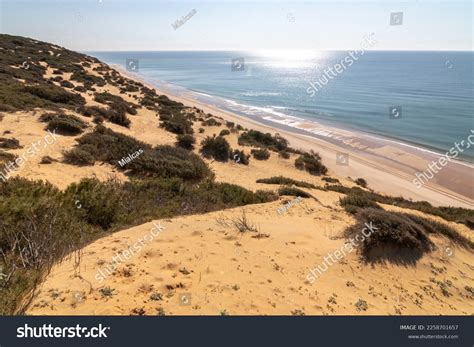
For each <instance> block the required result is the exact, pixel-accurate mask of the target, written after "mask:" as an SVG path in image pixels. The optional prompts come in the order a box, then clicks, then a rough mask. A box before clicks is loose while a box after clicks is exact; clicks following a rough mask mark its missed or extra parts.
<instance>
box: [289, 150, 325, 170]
mask: <svg viewBox="0 0 474 347" xmlns="http://www.w3.org/2000/svg"><path fill="white" fill-rule="evenodd" d="M295 167H296V168H297V169H300V170H306V171H308V172H309V173H310V174H311V175H318V176H319V175H325V174H326V173H327V171H328V169H327V167H326V166H324V165H323V163H322V162H321V157H320V156H319V154H318V153H315V152H313V151H311V152H310V153H304V154H302V155H300V156H299V158H297V159H296V160H295Z"/></svg>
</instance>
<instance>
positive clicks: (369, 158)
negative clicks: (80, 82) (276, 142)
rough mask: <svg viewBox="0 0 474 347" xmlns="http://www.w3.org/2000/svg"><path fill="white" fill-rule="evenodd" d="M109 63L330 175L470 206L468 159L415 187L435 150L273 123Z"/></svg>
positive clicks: (472, 180) (472, 182)
mask: <svg viewBox="0 0 474 347" xmlns="http://www.w3.org/2000/svg"><path fill="white" fill-rule="evenodd" d="M113 67H114V68H116V69H117V70H119V71H120V73H121V74H123V75H126V76H127V77H129V78H131V79H135V80H138V81H140V82H142V83H144V84H146V85H147V86H148V87H150V88H153V89H155V90H156V91H157V92H158V93H159V94H164V95H167V96H168V97H170V98H172V99H174V100H176V101H180V102H182V103H183V104H185V105H187V106H195V107H198V108H201V109H202V110H203V111H204V112H206V113H212V114H215V115H217V116H220V117H222V118H224V119H225V120H227V121H232V122H236V123H238V124H241V125H242V126H244V127H247V128H249V129H255V130H259V131H262V132H270V133H276V132H277V133H280V134H281V135H282V136H283V137H285V138H286V139H287V140H288V141H289V143H290V146H292V147H294V148H297V149H302V150H314V151H315V152H318V153H319V154H320V155H321V158H322V159H323V162H324V164H325V165H326V166H327V167H328V168H329V169H330V170H331V172H334V174H335V175H337V176H340V177H351V178H353V179H355V178H359V177H361V178H364V179H366V180H367V182H368V184H369V187H370V188H372V189H373V190H375V191H378V192H381V193H384V194H387V195H394V196H403V197H404V198H407V199H413V200H419V201H428V202H429V203H431V204H433V205H435V206H455V207H466V208H472V207H473V206H474V200H473V199H474V177H473V175H472V169H473V168H474V166H473V165H472V164H470V163H466V162H463V161H458V160H452V161H450V162H449V163H448V164H447V165H446V166H444V167H443V168H442V170H439V172H438V173H437V174H435V175H433V178H432V179H430V180H428V181H427V182H426V183H424V184H423V185H422V186H421V187H418V186H419V185H417V184H415V183H414V180H415V179H416V178H417V176H416V174H417V173H422V172H424V171H425V170H427V169H428V168H429V165H430V164H431V163H432V162H433V161H437V160H438V159H439V158H440V156H441V155H440V154H437V153H435V152H432V151H428V150H424V151H423V150H420V149H418V148H417V147H414V146H410V145H408V144H403V143H400V142H396V141H392V140H389V139H385V138H382V137H377V136H374V135H371V134H364V133H361V132H357V131H353V130H343V129H338V128H334V127H328V126H327V125H324V126H322V125H321V126H319V128H318V126H315V124H314V122H308V123H306V124H299V126H300V127H301V128H302V129H304V128H306V131H305V130H302V129H295V128H294V127H289V126H286V125H285V124H281V123H277V122H275V121H269V120H265V119H255V118H250V117H245V116H242V115H238V114H236V113H232V112H229V111H226V110H222V109H220V108H218V107H216V106H214V105H209V104H206V103H203V102H201V101H199V100H198V99H197V98H196V97H195V96H194V95H193V94H192V93H190V92H189V93H183V94H181V95H175V94H170V92H169V90H166V89H163V88H162V90H158V89H157V88H156V87H155V86H154V85H152V84H151V83H149V82H146V80H144V78H141V77H140V75H138V74H134V73H130V72H128V71H125V70H124V69H123V68H120V67H119V66H115V65H114V66H113ZM327 134H331V136H330V137H329V136H327ZM470 134H471V133H470V132H469V129H466V138H467V137H468V136H469V135H470ZM460 140H462V139H460ZM453 146H454V144H453ZM338 153H339V154H344V155H347V158H348V165H341V163H340V162H338V161H337V160H336V158H337V156H338Z"/></svg>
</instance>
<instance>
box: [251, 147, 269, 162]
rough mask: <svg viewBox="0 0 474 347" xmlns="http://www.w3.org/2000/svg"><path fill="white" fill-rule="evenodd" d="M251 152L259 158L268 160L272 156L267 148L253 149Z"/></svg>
mask: <svg viewBox="0 0 474 347" xmlns="http://www.w3.org/2000/svg"><path fill="white" fill-rule="evenodd" d="M250 153H252V155H253V157H254V158H255V159H257V160H268V159H269V158H270V152H269V151H268V149H266V148H260V149H252V150H251V151H250Z"/></svg>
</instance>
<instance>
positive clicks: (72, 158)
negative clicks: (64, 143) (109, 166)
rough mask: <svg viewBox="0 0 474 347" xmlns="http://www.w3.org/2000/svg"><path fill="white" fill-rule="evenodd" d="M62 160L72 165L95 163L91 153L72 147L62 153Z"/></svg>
mask: <svg viewBox="0 0 474 347" xmlns="http://www.w3.org/2000/svg"><path fill="white" fill-rule="evenodd" d="M64 161H65V162H66V163H68V164H74V165H94V163H95V160H94V157H93V156H92V154H90V153H89V152H87V151H84V150H82V149H80V148H73V149H71V150H70V151H67V152H66V153H64Z"/></svg>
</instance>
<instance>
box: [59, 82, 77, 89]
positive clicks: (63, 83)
mask: <svg viewBox="0 0 474 347" xmlns="http://www.w3.org/2000/svg"><path fill="white" fill-rule="evenodd" d="M60 85H61V87H64V88H74V84H72V83H71V82H69V81H66V80H63V81H61V82H60Z"/></svg>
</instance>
